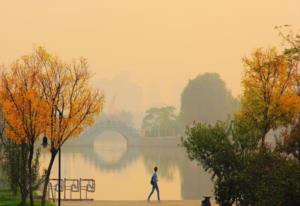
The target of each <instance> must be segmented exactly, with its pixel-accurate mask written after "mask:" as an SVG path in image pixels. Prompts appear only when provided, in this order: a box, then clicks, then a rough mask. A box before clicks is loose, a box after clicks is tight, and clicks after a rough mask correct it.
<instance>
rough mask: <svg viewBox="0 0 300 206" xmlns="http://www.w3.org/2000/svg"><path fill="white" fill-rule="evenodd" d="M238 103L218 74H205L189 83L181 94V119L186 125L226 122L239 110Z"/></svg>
mask: <svg viewBox="0 0 300 206" xmlns="http://www.w3.org/2000/svg"><path fill="white" fill-rule="evenodd" d="M238 105H239V103H238V101H237V100H236V99H235V98H233V97H232V95H231V93H230V92H229V91H228V90H227V89H226V85H225V83H224V81H223V80H221V79H220V77H219V75H218V74H216V73H205V74H203V75H199V76H197V77H196V78H195V79H192V80H190V81H189V82H188V84H187V86H186V87H185V88H184V90H183V92H182V94H181V110H180V119H181V121H182V123H183V124H184V125H190V124H192V123H193V122H194V121H195V122H202V123H215V122H216V121H217V120H226V119H228V118H229V116H230V115H231V114H232V113H233V111H234V110H235V109H237V108H238Z"/></svg>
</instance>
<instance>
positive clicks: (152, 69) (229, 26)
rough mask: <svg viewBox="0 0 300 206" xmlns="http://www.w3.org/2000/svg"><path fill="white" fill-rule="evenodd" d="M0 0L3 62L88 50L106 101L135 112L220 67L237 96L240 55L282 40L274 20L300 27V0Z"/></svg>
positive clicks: (171, 99)
mask: <svg viewBox="0 0 300 206" xmlns="http://www.w3.org/2000/svg"><path fill="white" fill-rule="evenodd" d="M0 2H1V3H0V26H1V27H0V62H4V63H9V62H10V61H11V60H13V59H15V58H16V57H18V56H20V55H22V54H25V53H28V52H30V51H31V50H32V48H33V46H34V45H43V46H45V47H46V48H47V49H48V50H49V51H50V52H54V53H56V54H58V55H60V56H62V57H63V58H66V59H72V58H76V57H79V56H84V57H87V58H88V60H89V64H90V69H91V71H92V72H93V73H94V74H95V77H94V81H93V82H94V84H95V85H97V86H98V87H102V88H104V89H105V91H106V94H107V96H108V101H109V102H111V101H112V100H111V99H114V101H115V102H116V103H115V104H117V106H118V107H119V109H126V110H132V111H142V110H143V109H145V108H146V107H148V106H150V105H161V104H172V105H175V106H179V98H180V93H181V91H182V89H183V87H184V86H185V84H186V83H187V82H188V79H190V78H194V77H195V76H196V75H198V74H199V73H205V72H217V73H219V74H220V76H221V78H222V79H224V80H225V82H226V84H227V86H228V88H229V89H230V90H231V91H232V93H233V94H234V95H235V96H236V95H238V94H239V93H240V77H241V71H242V64H241V57H242V56H244V55H247V54H249V53H250V52H251V50H252V49H253V48H255V47H258V46H270V45H273V44H278V42H279V40H278V37H277V32H276V31H275V30H274V29H273V28H274V26H276V25H283V24H291V25H293V26H294V27H295V28H297V29H298V28H300V0H206V1H204V0H180V1H179V0H105V1H104V0H81V1H80V0H51V1H50V0H49V1H45V0H25V1H21V0H6V1H5V0H0ZM119 83H120V84H119ZM126 85H127V86H126Z"/></svg>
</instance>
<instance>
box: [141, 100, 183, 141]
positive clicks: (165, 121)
mask: <svg viewBox="0 0 300 206" xmlns="http://www.w3.org/2000/svg"><path fill="white" fill-rule="evenodd" d="M142 129H143V130H144V131H145V134H146V136H171V135H176V134H177V133H178V121H177V116H176V115H175V107H173V106H166V107H161V108H156V107H153V108H150V109H148V110H147V111H146V116H145V117H144V119H143V123H142Z"/></svg>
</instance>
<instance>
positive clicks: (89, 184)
mask: <svg viewBox="0 0 300 206" xmlns="http://www.w3.org/2000/svg"><path fill="white" fill-rule="evenodd" d="M95 190H96V183H95V180H94V179H82V178H79V179H68V178H64V179H61V180H60V193H61V199H62V200H93V199H92V198H89V197H88V194H89V193H94V192H95ZM58 193H59V186H58V179H50V181H49V184H48V198H49V199H51V200H52V201H54V202H55V200H57V199H58Z"/></svg>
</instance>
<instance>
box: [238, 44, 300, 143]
mask: <svg viewBox="0 0 300 206" xmlns="http://www.w3.org/2000/svg"><path fill="white" fill-rule="evenodd" d="M243 62H244V65H245V71H244V75H243V78H242V85H243V89H244V91H243V95H242V97H241V111H240V113H239V114H238V115H237V117H239V118H244V119H246V120H248V121H251V123H253V124H254V125H256V127H257V128H258V129H259V130H260V131H261V144H262V145H265V136H266V134H267V133H268V132H269V131H270V130H271V129H276V128H278V126H287V125H289V124H290V123H292V122H294V121H295V120H296V118H297V115H298V113H299V111H300V98H299V96H298V94H297V91H298V88H297V82H298V80H299V74H298V71H297V69H296V68H295V67H294V66H292V65H291V64H290V63H291V62H290V60H289V59H288V58H287V56H286V55H283V54H279V53H278V52H277V51H276V49H275V48H270V49H266V50H263V49H257V50H255V51H254V52H253V53H252V55H251V56H250V57H246V58H244V59H243Z"/></svg>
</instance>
